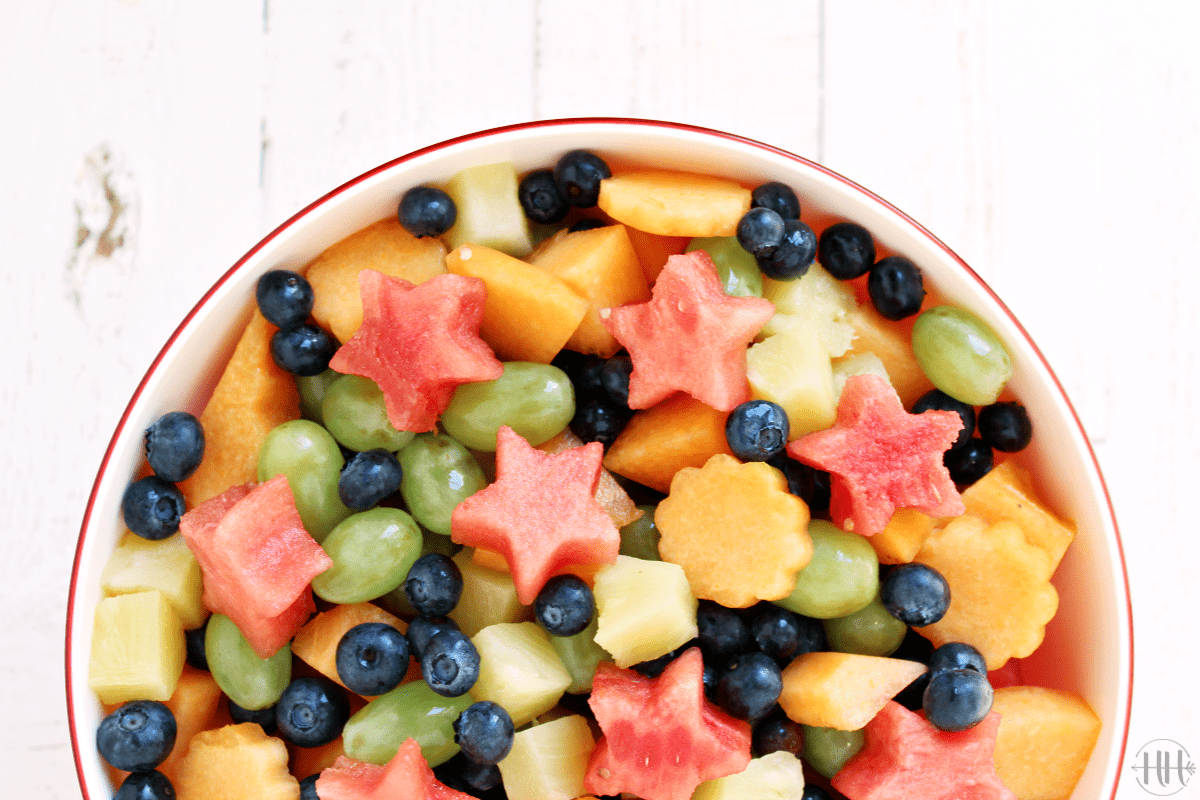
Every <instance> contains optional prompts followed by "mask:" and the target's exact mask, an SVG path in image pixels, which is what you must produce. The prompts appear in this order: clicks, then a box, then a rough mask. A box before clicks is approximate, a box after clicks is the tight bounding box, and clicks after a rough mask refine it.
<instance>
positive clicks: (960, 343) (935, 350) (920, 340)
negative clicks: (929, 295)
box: [912, 306, 1012, 406]
mask: <svg viewBox="0 0 1200 800" xmlns="http://www.w3.org/2000/svg"><path fill="white" fill-rule="evenodd" d="M912 349H913V355H914V356H916V358H917V362H918V363H920V365H921V369H922V370H923V371H924V372H925V376H926V377H927V378H929V380H930V381H932V382H933V385H934V386H936V387H937V388H939V389H941V390H942V391H943V392H945V393H946V394H948V395H950V396H951V397H953V398H954V399H956V400H959V401H961V402H963V403H968V404H970V405H973V406H986V405H990V404H991V403H994V402H996V398H997V397H999V396H1000V392H1001V390H1003V389H1004V384H1006V383H1007V382H1008V379H1009V378H1011V377H1012V358H1011V357H1010V356H1009V354H1008V350H1007V349H1005V347H1004V343H1003V342H1001V341H1000V337H999V336H997V335H996V334H995V332H994V331H993V330H992V329H991V328H989V327H988V326H987V325H985V324H984V323H983V322H982V321H981V320H980V319H979V318H978V317H976V316H975V315H974V314H972V313H971V312H969V311H966V310H964V309H961V308H955V307H954V306H934V307H933V308H931V309H928V310H927V311H924V312H922V313H921V315H920V316H919V317H917V321H916V322H915V323H913V329H912Z"/></svg>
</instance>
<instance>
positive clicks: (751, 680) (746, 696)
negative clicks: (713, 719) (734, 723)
mask: <svg viewBox="0 0 1200 800" xmlns="http://www.w3.org/2000/svg"><path fill="white" fill-rule="evenodd" d="M782 690H783V678H782V677H781V675H780V671H779V665H778V664H776V663H775V659H773V658H771V657H770V656H769V655H767V654H766V653H743V654H741V655H740V656H737V657H736V658H734V659H733V661H730V662H729V664H728V665H726V667H725V671H724V673H722V675H721V678H720V680H718V681H717V705H719V706H720V707H721V708H723V709H725V711H726V712H727V713H728V714H729V715H730V716H733V717H736V718H738V719H757V718H758V717H761V716H763V715H764V714H766V713H767V712H768V711H770V710H771V707H772V706H774V705H775V701H777V700H778V699H779V693H780V692H781V691H782Z"/></svg>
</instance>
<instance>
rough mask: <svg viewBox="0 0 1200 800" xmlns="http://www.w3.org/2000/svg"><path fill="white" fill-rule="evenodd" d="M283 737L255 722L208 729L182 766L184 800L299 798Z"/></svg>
mask: <svg viewBox="0 0 1200 800" xmlns="http://www.w3.org/2000/svg"><path fill="white" fill-rule="evenodd" d="M287 764H288V753H287V748H286V747H285V746H284V744H283V740H282V739H276V738H274V737H273V736H267V735H266V734H265V733H263V729H262V728H261V727H259V725H258V724H257V723H254V722H243V723H242V724H240V725H227V726H226V727H224V728H217V729H216V730H212V731H203V732H201V733H198V734H196V736H195V737H194V738H193V739H192V746H191V747H190V748H189V749H188V754H187V755H186V756H184V759H183V761H182V762H181V763H180V765H179V773H178V780H177V781H176V783H175V796H176V797H177V798H178V800H299V797H300V782H299V781H297V780H296V779H295V778H294V777H292V775H291V773H289V772H288V766H287Z"/></svg>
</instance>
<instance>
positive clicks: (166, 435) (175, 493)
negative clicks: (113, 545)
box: [121, 411, 204, 541]
mask: <svg viewBox="0 0 1200 800" xmlns="http://www.w3.org/2000/svg"><path fill="white" fill-rule="evenodd" d="M145 449H146V460H147V461H148V462H149V464H150V469H151V470H152V471H153V472H154V474H153V475H148V476H146V477H145V478H141V479H139V480H136V481H133V482H132V483H130V484H129V486H127V487H126V488H125V493H124V494H123V495H122V497H121V513H122V515H123V516H124V518H125V526H126V527H127V528H129V530H131V531H133V532H134V533H136V534H137V535H138V536H141V537H142V538H143V539H150V540H151V541H158V540H161V539H165V538H167V537H168V536H170V535H172V534H173V533H175V532H176V531H177V530H179V519H180V518H181V517H182V516H183V514H184V512H185V511H186V510H187V506H186V503H185V501H184V499H183V493H182V492H180V491H179V489H178V488H177V487H176V486H175V484H176V483H178V482H179V481H182V480H186V479H187V478H188V477H189V476H190V475H191V474H192V473H193V472H195V471H196V468H197V467H199V466H200V461H201V460H202V459H203V458H204V429H203V428H202V427H201V425H200V421H199V420H198V419H196V418H195V417H194V416H192V415H191V414H189V413H187V412H186V411H172V412H170V413H169V414H165V415H163V416H162V417H160V418H159V419H158V420H156V421H155V422H154V424H153V425H151V426H150V427H149V428H147V429H146V434H145Z"/></svg>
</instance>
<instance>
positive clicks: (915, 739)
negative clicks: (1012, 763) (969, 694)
mask: <svg viewBox="0 0 1200 800" xmlns="http://www.w3.org/2000/svg"><path fill="white" fill-rule="evenodd" d="M951 413H953V412H951ZM999 728H1000V715H999V714H997V713H996V712H995V711H993V712H991V713H990V714H988V715H987V716H986V717H984V718H983V720H982V721H981V722H980V723H979V724H978V725H976V726H975V727H973V728H968V729H967V730H965V731H959V732H957V733H949V732H947V731H940V730H938V729H937V728H935V727H933V725H931V724H929V723H928V722H926V721H925V720H924V719H922V718H921V716H920V715H918V714H915V713H913V712H912V711H909V710H908V709H906V708H905V707H904V706H902V705H900V704H899V703H897V702H895V701H891V702H889V703H888V704H887V705H886V706H884V707H883V710H882V711H880V712H879V713H878V714H876V715H875V717H874V719H872V720H871V721H870V722H868V723H867V727H866V728H865V729H864V730H865V732H866V744H865V746H864V747H863V749H862V750H860V751H859V752H858V754H857V755H856V756H854V758H852V759H850V761H849V762H847V764H846V766H844V767H842V769H841V771H840V772H838V774H837V775H835V776H834V777H833V788H835V789H837V790H838V791H839V792H841V793H842V794H844V795H846V797H848V798H850V800H894V799H895V798H920V800H1016V795H1014V794H1013V793H1012V791H1011V790H1009V789H1008V787H1006V786H1005V785H1004V784H1003V783H1002V782H1001V780H1000V779H999V778H998V777H996V763H995V760H994V758H995V750H996V733H997V731H998V730H999Z"/></svg>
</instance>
